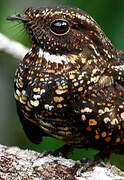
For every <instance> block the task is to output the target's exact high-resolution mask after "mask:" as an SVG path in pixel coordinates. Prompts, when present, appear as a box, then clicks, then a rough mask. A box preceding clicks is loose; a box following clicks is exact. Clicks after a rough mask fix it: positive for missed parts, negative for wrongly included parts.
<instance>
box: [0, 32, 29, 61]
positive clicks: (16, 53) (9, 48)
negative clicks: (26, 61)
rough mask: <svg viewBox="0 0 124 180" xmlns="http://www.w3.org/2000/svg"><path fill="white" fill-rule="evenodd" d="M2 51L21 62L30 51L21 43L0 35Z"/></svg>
mask: <svg viewBox="0 0 124 180" xmlns="http://www.w3.org/2000/svg"><path fill="white" fill-rule="evenodd" d="M0 51H4V52H6V53H8V54H10V55H12V56H13V57H14V58H17V59H19V60H20V59H23V57H24V56H25V54H26V53H27V51H28V49H27V48H26V47H25V46H23V45H22V44H20V43H19V42H16V41H12V40H10V39H8V38H7V37H6V36H5V35H3V34H2V33H0Z"/></svg>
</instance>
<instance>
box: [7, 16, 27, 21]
mask: <svg viewBox="0 0 124 180" xmlns="http://www.w3.org/2000/svg"><path fill="white" fill-rule="evenodd" d="M7 20H9V21H18V20H19V21H23V22H24V21H27V20H28V18H27V16H26V15H25V14H14V15H12V16H8V17H7Z"/></svg>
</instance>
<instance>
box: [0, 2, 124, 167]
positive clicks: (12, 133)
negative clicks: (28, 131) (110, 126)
mask: <svg viewBox="0 0 124 180" xmlns="http://www.w3.org/2000/svg"><path fill="white" fill-rule="evenodd" d="M56 5H59V6H60V5H61V6H73V7H79V8H81V9H83V10H84V11H86V12H88V13H89V14H90V15H92V16H93V17H94V19H95V20H96V21H97V22H98V23H99V24H100V26H101V27H102V29H103V31H104V32H105V33H106V35H107V36H108V37H109V38H110V39H111V41H112V42H113V44H114V45H115V46H116V47H117V48H118V49H120V50H123V49H124V47H123V46H124V42H123V39H124V0H118V1H113V0H92V1H91V0H76V1H74V0H68V1H66V0H26V1H25V0H21V1H17V0H8V1H7V2H6V1H5V0H0V32H2V33H3V34H5V35H6V36H8V37H9V38H11V39H13V40H17V41H19V42H21V43H23V44H24V45H26V46H28V47H30V46H31V42H30V40H29V38H28V36H27V33H26V31H25V29H24V28H23V25H22V24H20V23H15V22H8V21H6V17H7V16H9V15H12V14H15V13H18V12H22V11H23V10H24V9H26V8H27V7H40V6H56ZM18 63H19V62H18V60H17V59H14V58H13V57H10V56H9V55H7V54H5V53H4V52H0V143H1V144H5V145H9V146H19V147H21V148H29V149H34V150H37V151H39V152H42V151H45V150H55V149H57V148H58V147H60V146H61V145H62V144H63V143H62V142H60V141H59V140H56V139H54V138H48V137H47V138H43V142H42V143H41V144H40V145H38V146H36V145H34V144H32V143H30V142H29V140H28V139H27V137H26V136H25V134H24V131H23V129H22V126H21V124H20V122H19V120H18V117H17V114H16V107H15V102H14V98H13V77H14V72H15V70H16V67H17V66H18ZM94 153H96V151H94V150H92V151H91V150H76V153H75V152H73V153H72V154H71V156H70V157H71V158H73V159H81V158H82V157H83V156H87V157H93V155H94ZM111 162H112V163H113V164H116V165H117V166H118V167H120V168H121V169H123V170H124V156H120V155H114V154H113V155H112V158H111Z"/></svg>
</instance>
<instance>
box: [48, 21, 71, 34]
mask: <svg viewBox="0 0 124 180" xmlns="http://www.w3.org/2000/svg"><path fill="white" fill-rule="evenodd" d="M50 29H51V31H52V32H53V33H54V34H56V35H58V36H59V35H65V34H66V33H67V32H68V31H69V29H70V27H69V24H68V22H67V21H64V20H55V21H53V22H52V23H51V25H50Z"/></svg>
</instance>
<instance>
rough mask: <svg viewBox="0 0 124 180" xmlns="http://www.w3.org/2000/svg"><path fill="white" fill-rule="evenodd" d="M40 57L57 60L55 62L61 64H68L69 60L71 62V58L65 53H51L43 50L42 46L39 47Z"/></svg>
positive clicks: (49, 60)
mask: <svg viewBox="0 0 124 180" xmlns="http://www.w3.org/2000/svg"><path fill="white" fill-rule="evenodd" d="M39 57H44V58H45V59H46V61H47V62H51V63H53V62H55V63H59V64H64V63H65V64H66V63H67V62H69V58H68V57H67V56H65V55H59V54H57V55H55V54H50V53H49V52H47V51H43V49H42V48H39Z"/></svg>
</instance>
